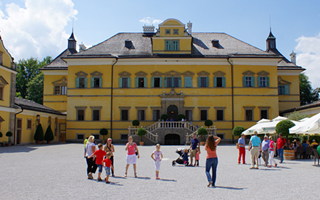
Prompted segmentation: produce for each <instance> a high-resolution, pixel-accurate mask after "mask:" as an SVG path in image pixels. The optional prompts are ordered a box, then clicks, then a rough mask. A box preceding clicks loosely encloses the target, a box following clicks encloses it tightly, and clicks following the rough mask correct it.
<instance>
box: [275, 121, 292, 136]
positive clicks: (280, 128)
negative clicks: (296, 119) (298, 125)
mask: <svg viewBox="0 0 320 200" xmlns="http://www.w3.org/2000/svg"><path fill="white" fill-rule="evenodd" d="M293 126H295V124H294V123H293V122H292V121H290V120H282V121H281V122H279V123H278V124H277V125H276V132H277V134H280V133H282V135H283V136H284V137H287V136H288V135H289V128H291V127H293Z"/></svg>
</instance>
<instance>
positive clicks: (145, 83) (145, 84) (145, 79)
mask: <svg viewBox="0 0 320 200" xmlns="http://www.w3.org/2000/svg"><path fill="white" fill-rule="evenodd" d="M143 82H144V87H147V86H148V84H147V77H144V78H143Z"/></svg>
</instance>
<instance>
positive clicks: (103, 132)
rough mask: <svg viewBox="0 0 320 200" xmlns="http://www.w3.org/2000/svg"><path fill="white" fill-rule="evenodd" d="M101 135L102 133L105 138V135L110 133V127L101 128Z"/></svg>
mask: <svg viewBox="0 0 320 200" xmlns="http://www.w3.org/2000/svg"><path fill="white" fill-rule="evenodd" d="M100 135H102V138H103V140H105V139H104V137H105V136H106V135H108V129H106V128H102V129H100Z"/></svg>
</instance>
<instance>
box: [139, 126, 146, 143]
mask: <svg viewBox="0 0 320 200" xmlns="http://www.w3.org/2000/svg"><path fill="white" fill-rule="evenodd" d="M146 134H147V130H146V129H145V128H138V131H137V135H139V136H140V137H141V140H140V142H139V144H140V145H144V142H143V141H142V136H144V135H146Z"/></svg>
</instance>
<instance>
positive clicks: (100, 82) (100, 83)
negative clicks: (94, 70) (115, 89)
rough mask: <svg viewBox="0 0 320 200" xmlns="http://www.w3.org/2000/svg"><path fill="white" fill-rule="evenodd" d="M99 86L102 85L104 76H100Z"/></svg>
mask: <svg viewBox="0 0 320 200" xmlns="http://www.w3.org/2000/svg"><path fill="white" fill-rule="evenodd" d="M99 87H102V77H99Z"/></svg>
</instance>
